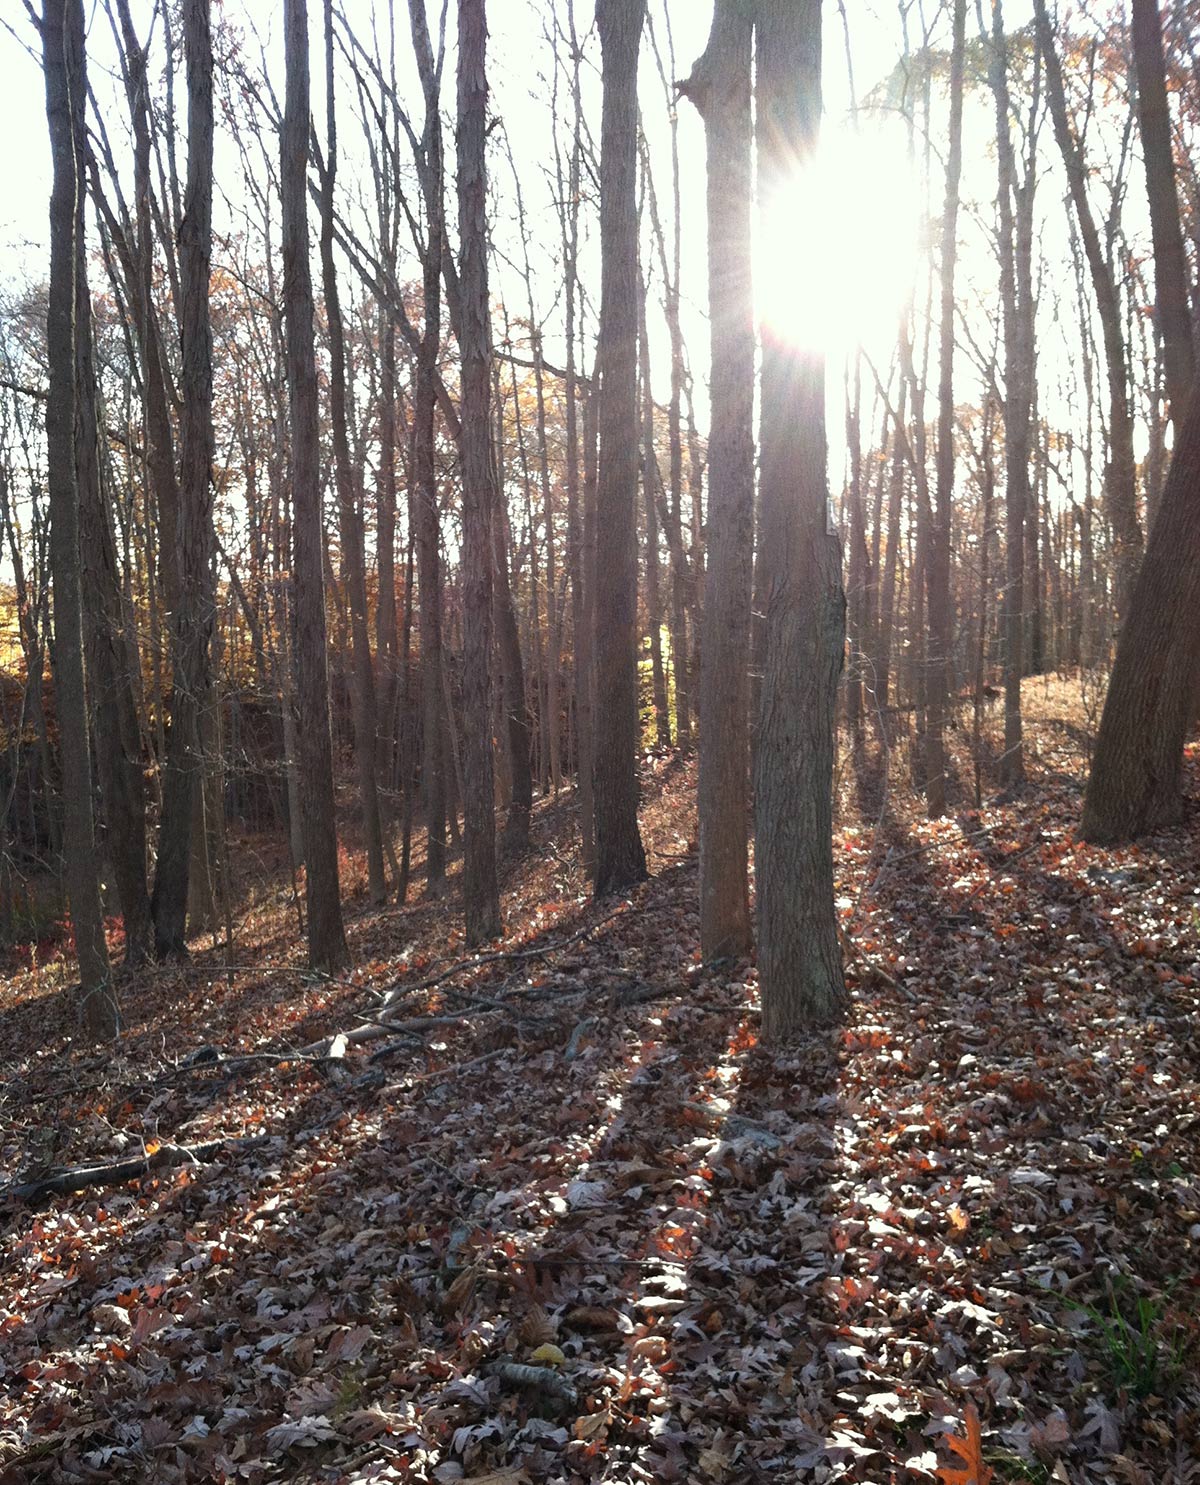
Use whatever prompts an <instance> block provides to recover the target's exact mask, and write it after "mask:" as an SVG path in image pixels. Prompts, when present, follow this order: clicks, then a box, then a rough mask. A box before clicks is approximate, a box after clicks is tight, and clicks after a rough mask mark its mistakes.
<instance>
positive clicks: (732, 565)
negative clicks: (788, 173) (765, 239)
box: [684, 0, 754, 962]
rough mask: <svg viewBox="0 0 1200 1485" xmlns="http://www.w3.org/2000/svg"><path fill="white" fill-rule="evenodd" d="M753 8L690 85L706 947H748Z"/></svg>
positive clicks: (716, 40) (734, 9)
mask: <svg viewBox="0 0 1200 1485" xmlns="http://www.w3.org/2000/svg"><path fill="white" fill-rule="evenodd" d="M752 55H753V12H752V10H751V8H750V6H749V5H747V4H746V3H745V0H716V5H715V8H714V11H713V22H712V30H711V31H710V33H709V38H708V45H707V46H706V48H705V51H704V54H703V56H702V57H701V58H700V59H699V61H698V62H697V63H696V65H695V67H694V68H693V69H692V75H691V77H690V78H689V79H688V82H687V83H686V85H685V87H684V92H685V93H686V95H687V96H688V97H689V98H690V99H691V100H692V102H693V103H694V104H695V105H696V107H697V108H698V109H699V110H700V113H701V115H702V117H703V119H704V129H705V139H706V144H707V160H708V309H709V324H710V331H711V349H712V372H711V383H710V399H711V405H712V422H711V427H710V430H709V439H708V525H709V540H708V551H709V559H708V581H707V591H706V594H705V604H704V615H703V637H702V643H701V648H700V660H701V669H700V786H699V814H700V947H701V950H702V952H703V954H704V958H705V960H706V961H708V962H712V961H713V960H717V959H723V958H732V957H737V956H741V955H743V954H746V953H747V952H748V951H749V948H750V942H751V930H750V896H749V886H748V877H747V870H748V867H747V840H746V837H747V829H748V826H749V800H748V792H749V762H750V752H749V747H750V741H749V727H748V713H749V699H750V697H749V692H750V687H749V675H748V667H749V661H750V582H751V560H752V558H751V553H752V547H753V541H754V304H753V294H752V280H751V270H750V199H751V189H752V170H751V95H750V69H751V61H752Z"/></svg>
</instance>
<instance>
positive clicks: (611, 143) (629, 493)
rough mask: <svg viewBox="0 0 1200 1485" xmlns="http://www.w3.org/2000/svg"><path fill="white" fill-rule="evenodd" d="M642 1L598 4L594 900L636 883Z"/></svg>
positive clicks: (640, 858)
mask: <svg viewBox="0 0 1200 1485" xmlns="http://www.w3.org/2000/svg"><path fill="white" fill-rule="evenodd" d="M645 15H646V4H645V0H597V4H596V25H597V29H598V30H599V32H600V50H601V56H602V59H603V96H604V102H603V111H602V118H601V127H600V264H601V267H600V345H599V367H600V393H599V396H600V406H599V423H600V464H599V481H598V485H597V499H596V588H595V606H594V620H595V626H596V627H595V634H596V654H595V662H596V696H597V698H603V704H602V705H599V706H597V708H596V716H595V736H596V753H595V809H596V874H595V892H596V896H597V897H602V896H605V895H607V894H608V893H610V892H620V891H621V890H623V889H624V888H626V887H629V886H631V885H632V884H633V883H634V882H640V881H641V880H642V879H643V878H644V877H645V875H646V853H645V851H644V850H643V848H642V838H641V835H640V834H639V831H638V818H637V808H638V778H637V752H638V698H637V521H636V509H637V483H638V457H637V448H638V417H637V343H638V307H637V292H638V223H637V65H638V51H639V47H640V42H641V34H642V25H643V22H644V20H645Z"/></svg>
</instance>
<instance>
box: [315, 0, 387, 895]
mask: <svg viewBox="0 0 1200 1485" xmlns="http://www.w3.org/2000/svg"><path fill="white" fill-rule="evenodd" d="M335 105H336V99H335V92H334V82H333V4H332V0H325V158H324V160H323V161H322V162H321V163H320V165H319V168H318V173H319V175H320V179H321V195H320V202H321V278H322V282H323V285H324V290H325V320H326V324H327V325H328V329H329V413H330V424H331V427H332V431H333V462H334V480H335V482H336V485H337V504H338V529H339V532H340V535H341V538H342V561H343V564H344V567H345V573H346V596H347V600H348V606H349V609H350V643H351V671H350V675H351V682H350V694H351V704H352V706H353V709H354V756H355V760H356V762H357V764H358V795H359V800H360V803H361V805H362V813H363V833H364V835H365V836H366V844H367V881H368V888H369V891H370V894H371V901H372V902H374V903H382V902H384V901H385V900H386V898H387V878H386V876H385V875H384V868H383V825H382V821H381V819H380V814H379V790H378V784H377V780H376V777H375V728H376V720H375V674H374V671H373V670H372V667H371V638H370V633H371V632H370V629H369V627H368V615H367V575H366V558H365V555H364V551H363V547H364V542H363V521H362V515H361V513H360V511H359V508H358V502H357V500H356V499H355V480H354V469H353V467H352V463H351V458H350V437H349V428H348V422H347V412H346V335H345V330H344V328H343V325H342V307H341V300H340V297H339V294H338V282H337V268H336V265H335V264H334V261H333V189H334V183H335V179H336V176H337V152H338V142H337V114H336V106H335ZM394 607H395V602H394V594H393V620H394Z"/></svg>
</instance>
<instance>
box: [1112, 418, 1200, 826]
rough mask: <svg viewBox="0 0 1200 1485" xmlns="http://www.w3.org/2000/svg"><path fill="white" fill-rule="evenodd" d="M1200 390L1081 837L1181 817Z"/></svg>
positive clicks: (1198, 652)
mask: <svg viewBox="0 0 1200 1485" xmlns="http://www.w3.org/2000/svg"><path fill="white" fill-rule="evenodd" d="M1198 492H1200V393H1197V392H1195V391H1193V394H1192V399H1191V402H1190V404H1189V407H1188V413H1187V417H1186V418H1185V420H1184V423H1183V427H1182V429H1181V431H1180V440H1179V445H1178V447H1177V448H1176V449H1175V452H1174V455H1173V457H1172V459H1171V468H1170V470H1169V471H1168V473H1167V480H1166V484H1165V486H1164V488H1163V495H1162V503H1161V505H1160V506H1159V511H1158V519H1157V520H1156V521H1155V523H1154V525H1153V526H1152V527H1151V529H1150V540H1149V543H1148V545H1147V547H1146V556H1145V559H1144V560H1143V562H1142V568H1141V572H1140V573H1139V574H1138V580H1137V585H1136V587H1135V588H1134V592H1133V599H1132V602H1131V604H1130V606H1129V612H1128V615H1127V617H1126V621H1125V624H1124V626H1123V628H1122V631H1121V637H1120V640H1119V642H1118V644H1117V657H1116V661H1115V662H1114V664H1113V673H1112V679H1111V681H1110V682H1109V686H1108V694H1107V696H1106V697H1105V700H1104V711H1103V714H1102V715H1101V718H1100V730H1099V733H1098V735H1097V738H1096V751H1095V754H1094V755H1093V758H1092V771H1091V776H1090V777H1089V779H1088V786H1087V794H1086V796H1085V798H1084V805H1083V835H1084V838H1085V839H1086V840H1090V841H1095V842H1097V843H1100V844H1105V845H1108V844H1112V843H1113V842H1116V841H1123V840H1131V839H1133V838H1134V837H1136V836H1138V835H1143V834H1145V833H1146V832H1147V831H1151V830H1156V829H1158V828H1160V827H1161V826H1164V825H1170V824H1173V823H1174V822H1175V821H1177V820H1178V819H1179V818H1180V814H1181V812H1182V798H1181V793H1180V776H1181V773H1182V765H1183V745H1184V741H1185V739H1186V736H1187V729H1188V726H1189V724H1190V723H1191V721H1192V718H1193V715H1194V708H1195V698H1196V695H1197V687H1198V685H1200V497H1198Z"/></svg>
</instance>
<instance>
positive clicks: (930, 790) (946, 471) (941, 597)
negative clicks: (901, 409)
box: [925, 0, 967, 818]
mask: <svg viewBox="0 0 1200 1485" xmlns="http://www.w3.org/2000/svg"><path fill="white" fill-rule="evenodd" d="M966 24H967V6H966V0H954V41H953V45H952V47H951V52H950V144H949V150H948V152H947V156H946V201H945V206H944V208H943V211H942V253H941V275H940V277H941V290H942V308H941V321H940V325H939V332H938V333H939V344H938V440H937V479H936V484H935V494H934V503H933V512H932V514H933V520H932V521H931V523H930V531H929V635H930V650H929V672H928V679H927V683H926V684H927V687H928V692H927V695H928V703H929V714H928V715H929V720H928V728H927V732H926V769H925V772H926V781H925V806H926V809H927V811H928V813H929V815H930V817H931V818H936V817H937V816H939V815H943V814H945V812H946V697H947V694H948V692H949V690H950V677H951V670H952V665H953V653H952V652H953V633H952V630H953V612H952V607H951V596H950V514H951V505H952V503H953V496H954V338H955V325H954V275H955V268H956V266H957V262H958V243H957V241H956V237H957V232H958V194H959V183H960V180H961V177H962V115H963V64H964V57H965V51H966Z"/></svg>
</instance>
